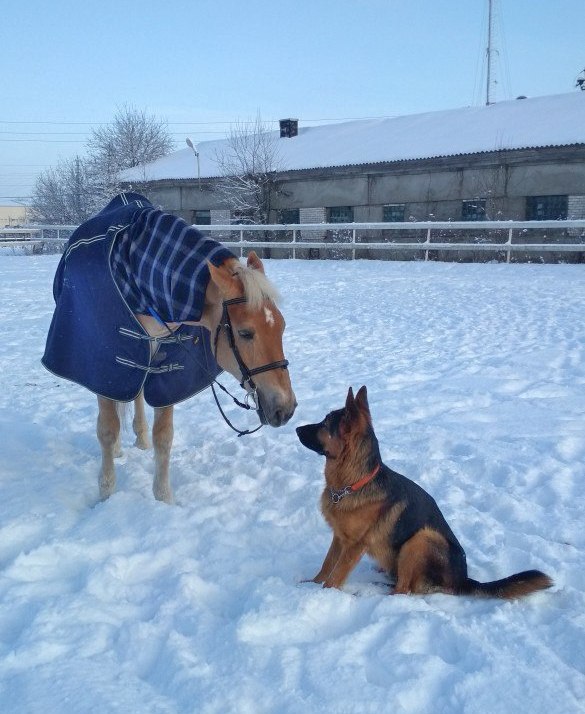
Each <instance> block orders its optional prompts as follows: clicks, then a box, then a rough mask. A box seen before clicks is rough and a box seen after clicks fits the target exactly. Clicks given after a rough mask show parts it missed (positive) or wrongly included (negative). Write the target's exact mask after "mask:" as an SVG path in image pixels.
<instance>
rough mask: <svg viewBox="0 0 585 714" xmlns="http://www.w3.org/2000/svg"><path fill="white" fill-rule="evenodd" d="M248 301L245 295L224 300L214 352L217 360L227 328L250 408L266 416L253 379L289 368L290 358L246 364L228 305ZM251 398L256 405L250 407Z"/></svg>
mask: <svg viewBox="0 0 585 714" xmlns="http://www.w3.org/2000/svg"><path fill="white" fill-rule="evenodd" d="M246 302H247V299H246V298H245V297H237V298H231V299H230V300H224V301H223V303H222V313H221V319H220V321H219V323H218V325H217V328H216V330H215V337H214V339H213V349H214V353H215V359H216V361H217V343H218V341H219V336H220V334H221V331H222V330H225V332H226V335H227V340H228V345H229V347H230V349H231V351H232V354H233V355H234V357H235V359H236V362H237V363H238V368H239V370H240V373H241V375H242V379H241V380H240V387H242V389H245V390H246V404H247V405H248V408H249V409H253V408H255V409H256V411H258V412H259V413H260V414H261V415H262V416H264V413H263V411H262V406H261V404H260V399H259V398H258V395H257V391H258V388H257V387H256V384H255V383H254V380H253V379H252V377H253V376H254V375H256V374H262V372H269V371H270V370H273V369H287V368H288V360H287V359H281V360H278V361H276V362H269V363H267V364H264V365H262V366H261V367H252V369H250V368H249V367H248V366H247V365H246V363H245V362H244V360H243V358H242V355H241V354H240V350H239V349H238V345H237V343H236V338H235V335H234V329H233V327H232V321H231V319H230V313H229V310H228V307H229V306H230V305H241V304H243V303H246ZM250 398H251V399H252V400H253V402H254V405H255V406H254V407H250V406H249V404H248V400H249V399H250Z"/></svg>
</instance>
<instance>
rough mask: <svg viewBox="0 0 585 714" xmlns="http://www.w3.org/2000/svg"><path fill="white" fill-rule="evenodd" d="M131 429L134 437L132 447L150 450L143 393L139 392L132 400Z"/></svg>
mask: <svg viewBox="0 0 585 714" xmlns="http://www.w3.org/2000/svg"><path fill="white" fill-rule="evenodd" d="M132 429H133V431H134V434H135V435H136V441H135V442H134V446H137V447H138V448H139V449H150V441H149V439H148V422H147V421H146V412H145V409H144V394H143V392H140V394H139V395H138V396H137V397H136V399H135V400H134V419H133V420H132Z"/></svg>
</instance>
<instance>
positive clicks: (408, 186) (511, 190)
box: [122, 91, 585, 224]
mask: <svg viewBox="0 0 585 714" xmlns="http://www.w3.org/2000/svg"><path fill="white" fill-rule="evenodd" d="M274 141H275V142H278V166H279V171H278V176H279V179H280V181H281V186H282V187H283V189H284V190H282V191H281V192H279V195H278V196H277V197H276V199H275V202H274V204H273V205H274V209H273V211H272V213H273V215H271V222H274V223H301V224H302V223H320V222H354V221H355V222H374V221H376V222H378V221H392V222H396V221H411V220H419V221H424V220H457V221H459V220H469V221H479V220H485V219H493V220H498V219H505V220H507V219H516V220H539V219H564V218H585V92H579V91H575V92H572V93H570V94H562V95H556V96H548V97H536V98H531V99H527V98H518V99H516V100H512V101H507V102H500V103H497V104H491V105H489V106H481V107H465V108H462V109H455V110H447V111H439V112H428V113H424V114H415V115H406V116H397V117H392V118H383V119H364V120H357V121H350V122H344V123H338V124H328V125H321V126H315V127H303V126H302V125H299V124H298V122H297V121H296V120H294V119H287V120H283V121H281V129H280V131H275V132H274ZM227 144H228V140H221V141H206V142H202V143H200V144H198V145H197V146H196V147H194V148H189V147H187V148H185V149H182V150H180V151H176V152H174V153H172V154H170V155H168V156H166V157H164V158H162V159H159V160H158V161H154V162H152V163H150V164H146V165H144V166H140V167H137V168H135V169H129V170H127V171H125V172H124V173H123V175H122V179H123V180H124V181H125V182H127V185H129V186H131V185H133V184H134V185H136V184H137V183H138V184H140V188H141V190H143V191H144V192H145V193H146V194H147V195H148V197H149V198H150V199H151V200H152V201H153V203H155V204H158V205H160V206H162V208H164V209H165V210H168V211H171V212H173V213H176V214H178V215H181V216H182V217H183V218H185V219H186V220H187V221H189V222H192V223H198V224H206V223H207V224H209V223H216V224H217V223H229V222H230V220H233V219H234V218H235V217H234V216H233V215H231V214H230V210H229V208H228V207H227V206H226V205H225V204H222V201H221V198H220V196H219V195H218V193H217V191H216V190H215V188H214V187H215V186H216V184H217V180H218V177H219V175H220V173H219V167H218V162H217V155H218V152H221V151H222V150H223V149H225V147H226V145H227Z"/></svg>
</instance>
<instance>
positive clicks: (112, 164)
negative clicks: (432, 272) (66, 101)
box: [87, 106, 173, 195]
mask: <svg viewBox="0 0 585 714" xmlns="http://www.w3.org/2000/svg"><path fill="white" fill-rule="evenodd" d="M87 147H88V150H89V156H90V159H91V161H92V164H93V170H94V171H95V173H96V176H97V178H98V183H99V185H100V187H101V189H102V191H103V193H105V194H107V195H113V194H115V193H118V191H119V189H120V184H119V179H118V175H119V173H120V171H122V170H123V169H131V168H134V167H135V166H140V165H141V164H146V163H148V162H150V161H154V160H155V159H159V158H160V157H161V156H165V155H166V154H168V153H169V152H170V151H172V149H173V140H172V138H171V136H170V134H169V132H168V129H167V126H166V123H165V122H163V121H161V120H159V119H157V118H156V117H155V116H152V115H148V114H146V112H144V111H141V110H138V109H136V108H134V107H131V106H124V107H122V108H121V109H119V110H118V112H117V113H116V115H115V117H114V120H113V122H112V123H111V124H107V125H105V126H102V127H99V128H98V129H94V130H93V131H92V134H91V137H90V139H89V140H88V142H87Z"/></svg>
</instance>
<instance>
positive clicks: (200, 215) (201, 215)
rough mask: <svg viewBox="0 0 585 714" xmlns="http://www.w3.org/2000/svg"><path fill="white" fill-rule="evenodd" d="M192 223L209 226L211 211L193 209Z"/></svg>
mask: <svg viewBox="0 0 585 714" xmlns="http://www.w3.org/2000/svg"><path fill="white" fill-rule="evenodd" d="M193 223H194V224H195V225H196V226H210V225H211V211H193Z"/></svg>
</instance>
